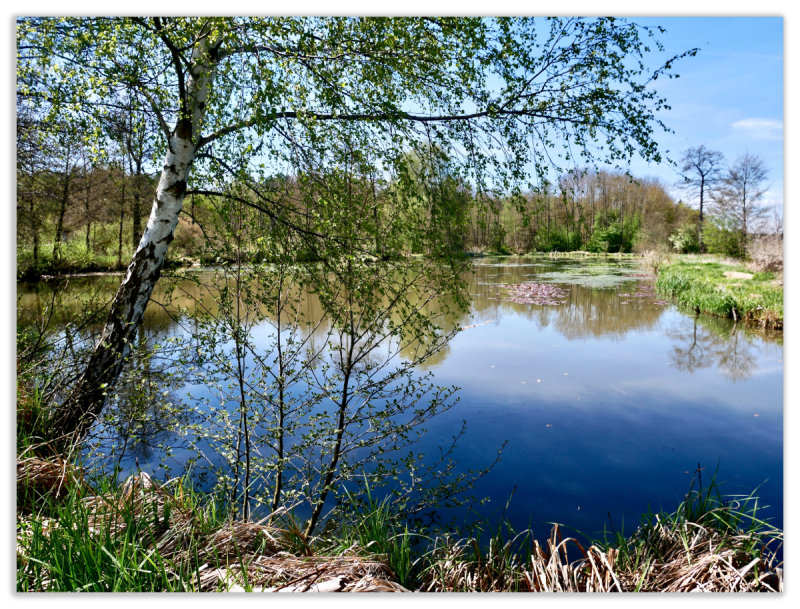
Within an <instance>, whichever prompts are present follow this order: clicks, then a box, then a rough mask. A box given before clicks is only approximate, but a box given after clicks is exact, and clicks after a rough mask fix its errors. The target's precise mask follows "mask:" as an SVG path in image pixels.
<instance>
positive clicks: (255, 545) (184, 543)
mask: <svg viewBox="0 0 800 609" xmlns="http://www.w3.org/2000/svg"><path fill="white" fill-rule="evenodd" d="M17 478H18V485H19V486H20V487H21V488H27V489H29V490H31V489H35V490H36V493H38V495H37V496H39V497H40V498H41V497H49V498H50V499H51V500H54V501H58V500H60V499H62V498H64V497H65V496H66V494H67V490H66V489H67V487H68V485H70V484H78V485H81V487H82V488H88V487H86V486H85V483H84V482H83V479H82V478H81V477H80V472H79V471H78V470H76V469H75V468H72V467H71V466H70V465H69V464H68V463H66V462H65V461H63V460H60V459H58V460H53V461H44V460H41V459H35V458H31V459H25V460H23V461H20V462H19V463H18V472H17ZM80 503H81V505H82V507H83V508H85V513H86V515H87V518H86V526H87V529H88V533H89V535H90V536H95V537H98V538H102V537H103V536H107V535H108V536H112V537H113V536H122V535H123V534H124V533H125V532H126V530H128V529H134V533H135V535H136V536H137V539H138V543H140V544H141V545H142V546H143V547H147V548H149V549H151V550H153V551H154V552H157V553H158V555H159V556H160V557H161V559H163V560H164V561H165V562H166V563H168V564H171V565H173V566H174V568H175V572H176V576H177V571H178V570H180V568H181V566H185V565H187V564H193V565H194V567H193V568H192V572H193V575H194V580H195V581H196V582H197V586H196V589H197V590H199V591H204V592H208V591H217V590H222V591H243V590H252V591H263V592H401V591H406V590H405V588H403V587H402V586H400V585H399V584H397V583H396V582H394V581H392V579H391V578H392V573H391V570H390V569H389V567H387V566H386V564H384V563H383V562H381V561H379V560H374V559H368V558H364V557H363V556H359V555H356V554H355V553H353V554H351V555H342V556H298V555H296V554H295V553H292V552H290V551H289V549H290V548H296V545H297V541H296V539H297V532H296V531H288V530H284V529H280V528H277V527H272V526H268V525H264V524H260V523H253V522H242V521H233V520H229V521H227V522H225V523H224V524H222V526H217V527H215V528H212V529H210V530H206V527H204V523H203V522H202V519H201V518H199V516H198V514H197V513H196V511H195V510H194V509H193V507H192V505H191V502H190V501H186V500H185V498H184V497H183V496H182V491H181V490H178V492H171V489H169V487H168V486H167V485H163V486H162V485H160V484H158V483H156V482H155V481H153V480H152V479H151V478H150V476H148V475H147V474H145V473H142V474H139V475H137V476H133V477H131V478H129V479H128V480H127V481H126V482H125V483H124V484H123V486H122V487H121V489H119V491H118V492H117V493H113V494H112V493H109V494H92V495H88V496H85V497H83V498H82V499H81V500H80ZM40 522H41V524H42V534H43V535H45V536H48V535H49V534H50V532H51V531H53V530H54V529H55V528H57V527H59V526H61V525H60V524H59V522H58V521H57V520H53V519H47V520H46V522H45V521H43V520H41V519H40ZM142 523H145V524H146V526H141V525H142ZM31 529H32V526H31V519H30V518H27V517H25V516H20V517H19V518H18V522H17V561H18V566H19V565H20V564H25V563H26V562H27V561H28V560H29V557H28V556H27V554H26V547H27V545H28V544H27V542H28V541H29V539H30V537H31ZM306 549H307V550H310V548H308V547H307V548H306ZM46 581H47V580H45V585H44V587H43V589H46Z"/></svg>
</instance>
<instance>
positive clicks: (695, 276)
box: [656, 259, 783, 328]
mask: <svg viewBox="0 0 800 609" xmlns="http://www.w3.org/2000/svg"><path fill="white" fill-rule="evenodd" d="M731 271H732V272H739V273H748V274H752V278H750V279H744V278H741V277H726V276H725V273H726V272H731ZM775 279H776V278H775V275H774V273H771V272H760V273H749V271H748V269H747V268H746V267H744V266H740V265H733V264H723V263H721V262H706V261H702V260H700V259H697V260H676V261H672V262H669V263H666V264H662V265H661V266H659V268H658V277H657V279H656V290H657V291H658V292H659V293H661V294H663V295H665V296H668V297H670V298H672V299H674V300H675V301H676V302H677V303H678V305H679V306H681V307H683V308H687V309H690V310H693V311H696V312H699V313H708V314H711V315H717V316H720V317H730V318H733V319H735V320H737V321H740V320H745V321H749V322H755V323H759V324H761V325H763V326H765V327H774V328H782V327H783V286H782V285H780V284H779V283H778V282H776V281H775Z"/></svg>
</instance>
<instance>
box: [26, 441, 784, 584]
mask: <svg viewBox="0 0 800 609" xmlns="http://www.w3.org/2000/svg"><path fill="white" fill-rule="evenodd" d="M17 486H18V492H19V491H20V490H22V492H21V493H20V496H22V497H27V500H25V501H22V502H20V503H19V505H18V510H17V590H18V591H19V592H40V591H54V592H55V591H60V592H66V591H95V592H99V591H111V592H122V591H126V592H133V591H139V592H156V591H181V592H196V591H202V592H208V591H226V590H230V591H232V590H245V591H278V590H283V591H298V592H303V591H307V590H318V591H407V590H411V589H413V590H418V591H429V592H464V591H482V592H510V591H535V592H609V591H619V592H629V591H631V592H632V591H648V592H655V591H659V592H664V591H669V592H679V591H714V592H719V591H722V592H741V591H781V590H782V588H783V583H782V582H783V579H782V577H783V576H782V569H781V567H782V563H780V562H778V560H777V558H776V550H777V548H778V546H779V545H780V544H781V543H782V533H781V532H780V531H778V530H776V529H775V528H774V527H771V526H770V525H769V524H767V523H766V522H764V521H763V520H762V519H761V518H760V517H759V514H760V506H759V505H758V500H757V499H756V498H755V497H754V496H748V497H725V496H723V495H722V494H721V493H720V491H719V487H718V486H717V485H716V483H715V481H714V480H713V479H712V481H711V483H710V485H709V486H708V487H706V488H703V487H702V486H700V485H698V488H697V489H690V491H689V493H687V495H686V498H685V500H684V501H683V502H682V503H681V504H680V505H679V506H678V508H677V510H675V511H674V512H670V513H667V512H659V513H650V514H646V515H645V516H644V517H643V520H642V525H641V526H640V527H639V528H638V529H637V530H636V531H635V532H634V533H633V534H632V535H630V536H628V537H626V536H624V535H623V534H622V533H615V534H614V535H611V536H609V537H608V538H605V539H603V540H598V541H595V542H594V543H592V544H590V545H589V546H588V547H586V546H585V545H584V544H582V543H581V542H580V541H579V540H577V539H575V538H572V537H565V536H564V535H563V534H562V531H561V529H560V528H559V527H558V526H557V525H556V526H555V527H554V528H553V530H552V533H551V535H550V538H549V539H548V540H546V541H545V542H544V543H539V541H538V540H536V539H535V538H534V537H533V535H532V533H531V532H530V531H522V532H520V533H516V532H515V531H514V530H513V529H512V528H511V527H510V526H509V525H508V524H507V523H505V524H503V525H501V526H499V527H498V528H497V529H496V531H495V533H494V534H492V535H491V537H490V538H489V539H488V543H482V542H481V539H480V537H467V538H456V537H454V536H452V535H437V536H426V535H419V534H416V533H414V532H412V531H410V530H409V529H408V527H407V526H406V525H404V524H402V523H399V522H398V520H397V518H396V517H395V516H394V515H393V513H392V507H391V504H390V503H389V502H388V500H384V501H380V502H378V501H375V500H374V499H373V498H372V497H371V496H370V495H369V493H367V497H366V498H365V499H364V498H362V500H361V501H359V502H357V506H355V507H354V512H353V513H354V515H355V516H356V517H355V518H354V519H353V520H352V522H351V523H349V524H348V525H346V526H342V527H340V528H339V529H338V530H337V531H335V533H334V538H333V539H327V540H326V539H321V538H320V539H313V540H309V539H305V538H303V537H302V535H301V534H300V533H299V531H300V530H301V529H300V528H299V527H297V526H294V525H293V524H292V521H291V518H289V517H288V515H286V514H283V515H280V514H279V515H274V518H273V519H270V522H267V523H266V524H264V523H263V522H262V523H252V522H241V521H236V520H234V519H233V518H231V517H230V515H229V514H228V513H227V511H226V509H225V507H224V505H222V504H219V503H216V502H215V501H214V500H213V498H212V497H209V496H207V495H202V494H198V493H195V492H193V491H192V489H191V487H189V486H188V485H187V484H186V483H185V481H181V480H175V481H172V482H170V483H166V484H164V485H160V484H158V483H156V482H155V481H153V480H151V479H150V478H149V477H148V476H147V475H146V474H140V475H138V476H135V477H132V478H130V479H129V480H128V481H126V482H125V483H124V484H121V485H120V484H116V483H113V482H111V481H109V480H108V479H101V480H99V481H95V482H94V484H90V483H89V482H87V481H86V480H85V478H84V476H83V474H82V473H81V472H80V470H78V469H76V468H75V467H74V466H72V465H70V464H69V463H68V462H66V461H64V460H59V459H55V458H50V459H41V458H39V457H27V458H22V459H18V464H17ZM353 499H354V498H353ZM281 516H282V517H281ZM279 524H280V525H281V526H278V525H279ZM568 549H571V557H570V552H568ZM575 556H577V558H575Z"/></svg>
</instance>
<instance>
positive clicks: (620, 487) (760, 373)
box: [18, 257, 783, 537]
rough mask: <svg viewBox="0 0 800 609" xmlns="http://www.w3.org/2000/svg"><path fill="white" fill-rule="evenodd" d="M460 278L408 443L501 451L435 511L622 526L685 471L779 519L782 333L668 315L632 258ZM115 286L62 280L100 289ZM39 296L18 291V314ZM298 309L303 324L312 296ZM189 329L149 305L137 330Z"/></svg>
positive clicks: (548, 263) (669, 502)
mask: <svg viewBox="0 0 800 609" xmlns="http://www.w3.org/2000/svg"><path fill="white" fill-rule="evenodd" d="M472 271H473V272H472V273H471V274H470V275H469V278H468V282H469V283H468V289H469V293H470V297H471V304H470V311H469V314H468V315H466V316H464V317H462V318H461V319H460V324H461V326H462V327H463V328H464V329H463V330H462V331H461V332H459V333H458V334H456V336H455V337H454V338H453V339H452V341H451V342H450V343H449V344H448V345H447V346H446V347H445V348H444V349H443V350H442V351H440V352H439V353H437V354H436V356H435V357H433V358H431V359H430V360H428V362H426V364H425V366H424V371H425V372H431V373H432V374H433V377H434V380H435V383H436V384H437V385H441V386H451V385H455V386H457V387H459V391H458V394H457V395H458V397H459V401H458V403H457V404H456V405H455V406H453V407H452V408H451V409H450V410H448V411H446V412H444V413H442V414H441V415H439V416H437V417H436V418H434V419H433V420H432V421H430V422H429V423H428V425H427V433H426V434H425V435H424V437H423V439H422V441H421V442H420V443H419V444H418V445H417V446H416V447H415V451H417V452H422V453H425V454H427V455H429V456H430V458H433V457H432V456H434V455H436V454H438V450H439V447H441V446H447V445H448V443H449V442H451V439H452V437H453V435H454V434H455V433H457V432H458V430H459V429H460V428H461V424H462V421H465V422H466V431H465V432H464V435H463V436H461V437H460V439H459V441H458V444H457V447H456V448H455V450H454V453H453V456H454V458H455V460H456V462H457V464H458V468H460V469H462V470H468V469H470V468H477V469H479V468H482V467H486V466H487V465H490V464H492V463H494V462H495V460H496V458H497V455H498V451H499V450H500V449H501V448H502V451H501V453H500V459H499V461H497V462H496V464H495V465H494V466H493V467H492V469H491V470H490V471H489V473H488V474H486V475H485V476H483V477H482V478H480V479H479V480H478V481H477V483H476V486H475V488H474V489H473V491H472V494H473V495H474V496H475V497H476V498H477V499H481V498H484V497H486V498H489V499H490V501H489V502H488V503H480V502H478V501H476V502H474V503H470V504H468V505H466V506H462V507H460V508H453V509H452V510H449V511H446V512H443V513H441V514H439V515H438V516H439V517H441V518H443V519H450V518H455V519H456V520H462V521H466V520H470V521H471V520H476V519H482V520H484V521H486V522H489V523H497V522H499V521H500V519H501V518H504V519H508V520H509V521H510V522H511V523H512V525H513V526H514V527H515V528H516V529H523V528H526V527H528V526H534V528H535V530H538V531H544V530H546V529H547V528H549V526H548V523H551V522H558V523H561V524H563V525H566V526H567V527H569V528H570V529H571V530H573V531H579V532H582V533H583V534H585V535H587V536H589V537H592V536H596V535H598V534H600V533H601V532H602V530H603V529H604V528H605V529H615V530H624V531H625V532H626V533H630V532H631V531H632V530H633V529H635V528H636V526H637V525H638V523H639V520H640V516H641V514H642V513H644V512H646V511H648V510H649V509H652V510H659V509H662V508H663V509H667V510H672V509H674V508H675V507H676V506H677V504H678V503H679V502H680V501H681V500H682V499H683V497H684V495H685V493H686V492H687V491H688V489H689V486H690V484H691V483H692V479H693V476H694V475H695V474H696V472H697V470H698V468H699V469H700V470H701V472H702V473H701V475H702V480H703V482H704V483H707V482H708V481H710V480H711V478H712V476H714V475H716V481H717V482H718V483H719V484H720V485H721V487H722V491H723V493H726V494H733V495H736V494H745V495H746V494H750V493H751V492H754V491H755V493H756V494H757V495H758V496H759V497H760V501H759V504H761V505H766V506H769V507H767V508H765V512H764V516H766V517H768V518H770V519H771V522H772V523H773V524H774V525H776V526H778V527H782V526H783V508H782V504H783V484H782V479H783V347H782V339H781V336H780V335H765V334H763V333H760V332H754V331H750V330H748V329H746V328H743V327H742V326H737V325H735V324H734V323H733V322H731V321H728V320H722V319H716V318H710V317H704V316H700V317H695V316H692V315H688V314H686V313H684V312H681V311H679V310H677V309H676V308H675V307H674V306H673V305H671V304H669V303H667V302H665V301H664V300H661V299H660V298H659V297H658V296H657V295H656V294H655V293H654V291H653V282H654V280H653V277H652V276H651V275H649V274H648V273H647V272H646V271H645V270H643V269H642V268H641V266H639V265H638V263H637V262H636V261H635V260H614V259H593V260H592V259H590V260H582V259H576V258H559V259H549V258H541V257H539V258H537V257H512V258H506V257H504V258H481V259H478V260H476V261H475V262H474V263H473V266H472ZM118 281H119V279H118V278H114V277H111V278H108V277H106V278H92V279H82V280H73V283H74V286H73V288H72V289H74V290H83V291H87V290H88V288H89V287H90V286H91V287H92V289H95V290H97V292H98V293H100V294H106V296H105V297H106V298H110V296H111V295H113V291H114V289H115V287H116V283H117V282H118ZM40 292H41V290H40V289H38V290H37V289H36V288H35V287H33V286H25V285H20V286H19V289H18V299H19V300H18V302H19V308H20V312H19V315H20V317H21V318H24V317H25V316H26V315H28V314H30V311H32V310H34V309H35V308H36V306H37V299H39V298H43V296H42V294H41V293H40ZM39 304H41V303H39ZM306 304H307V307H308V308H309V310H310V311H311V313H310V316H311V317H313V316H314V312H313V311H312V309H314V308H315V307H318V303H315V302H311V301H309V302H308V303H306ZM187 331H190V330H187V329H185V328H182V327H180V326H179V325H177V322H176V318H175V317H173V316H170V315H168V314H167V312H165V311H164V310H163V308H161V307H160V306H158V305H156V304H151V306H150V308H149V309H148V313H147V317H146V332H147V334H148V336H150V337H151V338H152V337H164V336H169V335H172V336H174V335H181V334H185V333H186V332H187ZM195 389H196V388H195ZM175 455H177V456H176V457H175V458H177V459H178V460H180V452H179V451H177V452H176V453H175ZM162 456H163V455H160V454H159V453H158V452H157V451H149V452H148V451H145V452H139V453H136V454H134V452H131V453H130V454H128V455H125V456H124V458H123V459H122V460H121V461H120V464H121V466H122V468H123V474H124V473H126V472H128V471H131V470H132V469H133V468H134V467H137V466H138V467H140V468H142V469H148V468H150V469H152V470H154V471H155V470H156V469H157V467H158V464H159V463H160V460H161V457H162ZM715 472H716V474H715Z"/></svg>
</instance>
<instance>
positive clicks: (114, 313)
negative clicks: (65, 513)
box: [51, 38, 214, 441]
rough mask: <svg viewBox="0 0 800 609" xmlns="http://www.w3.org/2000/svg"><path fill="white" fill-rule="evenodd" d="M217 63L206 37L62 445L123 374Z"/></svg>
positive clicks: (168, 238)
mask: <svg viewBox="0 0 800 609" xmlns="http://www.w3.org/2000/svg"><path fill="white" fill-rule="evenodd" d="M213 67H214V60H213V59H212V58H211V56H210V53H209V44H208V40H207V39H206V38H204V39H201V40H200V41H198V43H197V44H196V46H195V49H194V51H193V55H192V65H191V66H190V68H191V69H190V70H188V73H189V74H190V76H189V78H188V81H187V86H186V107H187V112H186V114H185V115H184V116H183V117H182V118H179V119H178V123H177V125H176V127H175V129H174V130H173V131H172V133H171V134H170V135H169V139H168V148H167V154H166V158H165V161H164V169H163V171H162V172H161V178H160V179H159V182H158V186H157V189H156V194H155V200H154V201H153V207H152V210H151V212H150V218H149V219H148V222H147V226H146V228H145V231H144V234H143V235H142V239H141V241H140V242H139V246H138V248H137V250H136V253H135V254H134V255H133V260H132V261H131V263H130V266H128V272H127V274H126V276H125V279H124V280H123V282H122V285H120V287H119V290H118V291H117V294H116V296H115V297H114V301H113V302H112V304H111V310H110V312H109V315H108V318H107V320H106V323H105V326H104V328H103V332H102V334H101V336H100V340H99V341H98V343H97V346H96V347H95V349H94V352H93V353H92V355H91V357H90V358H89V361H88V363H87V365H86V369H85V370H84V372H83V374H82V375H81V376H80V378H79V379H78V381H77V383H76V384H75V387H74V388H73V390H72V392H71V394H70V395H69V396H68V398H67V399H66V400H65V401H64V403H63V404H62V405H61V406H60V407H59V408H58V409H57V411H56V413H55V414H54V417H53V420H52V424H51V429H52V430H53V435H54V436H58V437H59V438H60V439H61V440H66V441H72V440H78V439H80V438H82V437H83V436H84V435H85V434H86V432H87V431H88V430H89V428H90V427H91V425H92V423H93V422H94V421H95V419H96V418H97V417H98V416H99V415H100V413H101V412H102V410H103V406H104V405H105V401H106V397H107V394H108V392H109V390H110V389H111V387H112V386H113V385H114V383H115V382H116V380H117V378H118V376H119V374H120V372H121V371H122V368H123V365H124V362H125V358H126V357H127V355H128V353H129V351H130V345H131V344H132V343H133V341H134V339H135V337H136V332H137V330H138V329H139V326H140V324H141V323H142V318H143V316H144V311H145V307H146V306H147V303H148V301H149V300H150V295H151V294H152V293H153V288H154V287H155V284H156V282H157V281H158V278H159V276H160V274H161V268H162V266H163V265H164V260H165V258H166V255H167V248H168V247H169V244H170V243H171V242H172V239H173V231H174V230H175V226H176V225H177V223H178V214H179V213H180V211H181V207H182V206H183V199H184V196H185V194H186V181H187V178H188V175H189V169H190V167H191V164H192V161H193V160H194V158H195V155H196V153H197V149H196V144H195V142H196V141H197V140H199V136H200V131H201V128H202V123H203V118H204V115H205V103H206V98H207V97H208V91H209V88H210V85H211V80H212V78H213Z"/></svg>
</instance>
